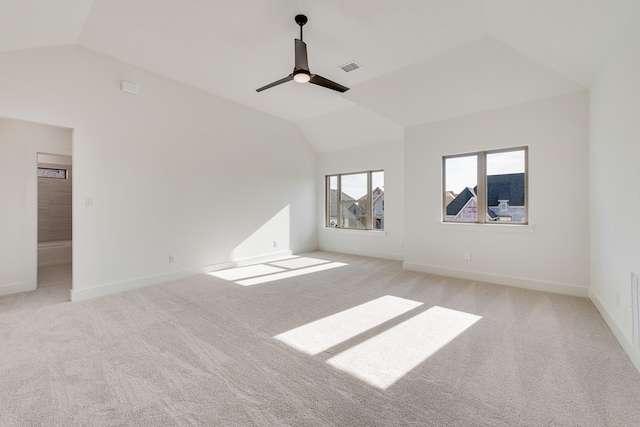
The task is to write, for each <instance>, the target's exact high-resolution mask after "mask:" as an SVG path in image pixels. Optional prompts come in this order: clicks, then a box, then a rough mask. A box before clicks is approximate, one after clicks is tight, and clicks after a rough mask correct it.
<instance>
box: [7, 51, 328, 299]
mask: <svg viewBox="0 0 640 427" xmlns="http://www.w3.org/2000/svg"><path fill="white" fill-rule="evenodd" d="M121 80H128V81H131V82H135V83H137V84H138V85H139V88H140V95H138V96H135V95H131V94H127V93H124V92H122V91H121V90H120V82H121ZM0 93H2V97H0V116H4V117H11V118H17V119H24V120H31V121H35V122H40V123H49V124H56V125H60V126H65V127H69V128H72V129H74V141H73V161H74V173H75V179H74V189H73V193H74V205H73V218H74V225H73V227H74V230H73V232H74V236H73V241H74V244H73V253H74V267H73V276H74V285H73V286H74V287H73V292H72V298H73V299H74V300H75V299H82V298H87V297H91V296H96V295H101V294H105V293H109V292H114V291H119V290H123V289H130V288H134V287H138V286H144V285H148V284H152V283H158V282H161V281H165V280H169V279H171V278H174V277H180V276H182V275H185V274H189V273H191V272H193V271H196V270H199V269H202V268H204V267H206V266H213V268H215V267H216V266H221V265H228V264H229V263H231V262H235V261H242V260H248V259H252V260H255V259H260V258H261V257H265V256H266V257H269V256H276V255H277V254H283V253H288V252H291V251H294V252H295V251H300V250H305V249H308V248H311V249H313V248H315V247H316V244H317V241H316V236H317V233H316V228H315V226H316V216H315V215H314V214H313V212H315V211H316V182H317V155H316V153H315V151H314V150H313V149H312V148H311V147H310V146H309V144H308V142H307V141H306V140H305V139H304V137H303V136H302V135H301V134H300V132H299V131H298V130H297V129H296V127H295V126H294V125H292V124H290V123H288V122H286V121H284V120H281V119H278V118H275V117H272V116H269V115H267V114H264V113H262V112H259V111H256V110H253V109H251V108H248V107H245V106H241V105H239V104H236V103H233V102H231V101H228V100H225V99H222V98H220V97H216V96H213V95H210V94H207V93H205V92H203V91H200V90H197V89H194V88H191V87H189V86H186V85H183V84H179V83H177V82H175V81H172V80H170V79H166V78H163V77H160V76H158V75H156V74H152V73H149V72H147V71H144V70H142V69H139V68H135V67H132V66H130V65H128V64H125V63H122V62H119V61H116V60H114V59H112V58H109V57H106V56H103V55H99V54H96V53H94V52H91V51H89V50H86V49H83V48H79V47H71V46H69V47H54V48H45V49H33V50H25V51H17V52H9V53H3V54H0ZM87 198H93V200H94V207H87V206H86V199H87ZM22 234H24V232H23V233H21V235H22ZM12 239H13V240H15V241H16V242H17V241H18V240H19V239H20V237H19V236H18V235H16V236H13V238H12ZM274 241H277V242H278V245H277V247H275V246H274ZM169 255H175V257H176V263H173V264H170V263H169ZM11 280H14V279H13V278H12V279H11Z"/></svg>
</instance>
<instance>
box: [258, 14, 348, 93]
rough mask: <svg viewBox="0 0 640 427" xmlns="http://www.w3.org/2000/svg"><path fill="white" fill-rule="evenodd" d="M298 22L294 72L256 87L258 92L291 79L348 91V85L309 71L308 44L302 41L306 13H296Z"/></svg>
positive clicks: (339, 90)
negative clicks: (298, 32) (298, 29)
mask: <svg viewBox="0 0 640 427" xmlns="http://www.w3.org/2000/svg"><path fill="white" fill-rule="evenodd" d="M295 20H296V23H297V24H298V25H299V26H300V39H295V66H294V67H293V72H292V73H291V74H289V75H288V76H287V77H285V78H284V79H280V80H277V81H275V82H273V83H269V84H268V85H266V86H262V87H261V88H259V89H256V92H261V91H263V90H265V89H269V88H271V87H274V86H278V85H279V84H282V83H286V82H288V81H290V80H295V81H296V82H298V83H307V82H309V83H312V84H314V85H318V86H322V87H326V88H328V89H333V90H335V91H338V92H346V91H348V90H349V88H348V87H346V86H342V85H341V84H339V83H336V82H332V81H331V80H329V79H325V78H324V77H322V76H319V75H318V74H311V72H310V71H309V62H308V61H307V44H306V43H305V42H303V41H302V27H303V26H304V24H306V23H307V17H306V16H305V15H296V17H295Z"/></svg>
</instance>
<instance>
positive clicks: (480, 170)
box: [441, 145, 529, 226]
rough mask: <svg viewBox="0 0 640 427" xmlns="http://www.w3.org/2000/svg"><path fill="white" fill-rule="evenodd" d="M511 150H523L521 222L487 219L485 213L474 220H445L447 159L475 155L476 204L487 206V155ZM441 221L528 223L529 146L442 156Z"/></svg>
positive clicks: (460, 222)
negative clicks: (522, 209) (522, 206)
mask: <svg viewBox="0 0 640 427" xmlns="http://www.w3.org/2000/svg"><path fill="white" fill-rule="evenodd" d="M513 151H524V221H523V222H511V221H487V215H486V214H485V215H477V220H476V221H452V220H447V202H446V197H447V196H446V195H447V190H446V185H447V175H446V173H447V169H446V165H447V159H454V158H458V157H470V156H476V157H477V175H478V176H477V178H476V185H477V187H478V192H477V193H478V194H476V200H477V205H478V206H479V207H480V206H485V207H487V193H488V188H487V181H488V180H487V172H486V171H487V155H489V154H496V153H509V152H513ZM481 190H482V191H481ZM441 194H442V198H441V201H442V222H443V223H447V224H500V225H513V226H518V225H529V146H526V145H525V146H519V147H509V148H498V149H493V150H482V151H472V152H468V153H460V154H452V155H446V156H442V188H441Z"/></svg>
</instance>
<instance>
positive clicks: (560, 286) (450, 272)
mask: <svg viewBox="0 0 640 427" xmlns="http://www.w3.org/2000/svg"><path fill="white" fill-rule="evenodd" d="M402 266H403V268H404V269H405V270H411V271H418V272H421V273H429V274H437V275H439V276H448V277H456V278H459V279H467V280H475V281H478V282H486V283H494V284H497V285H504V286H513V287H516V288H523V289H531V290H534V291H542V292H553V293H556V294H564V295H572V296H577V297H584V298H586V297H588V295H589V289H588V288H586V287H581V286H576V285H570V284H566V283H556V282H546V281H543V280H532V279H525V278H522V277H512V276H503V275H500V274H490V273H481V272H477V271H469V270H460V269H457V268H446V267H436V266H434V265H425V264H418V263H413V262H404V263H403V265H402Z"/></svg>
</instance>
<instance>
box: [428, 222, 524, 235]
mask: <svg viewBox="0 0 640 427" xmlns="http://www.w3.org/2000/svg"><path fill="white" fill-rule="evenodd" d="M438 228H440V229H441V230H448V231H451V230H456V231H463V230H464V231H480V232H487V233H520V234H533V233H535V231H536V226H535V225H534V224H518V223H511V224H505V223H497V222H496V223H491V224H479V223H476V222H442V221H441V222H440V224H439V227H438Z"/></svg>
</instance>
